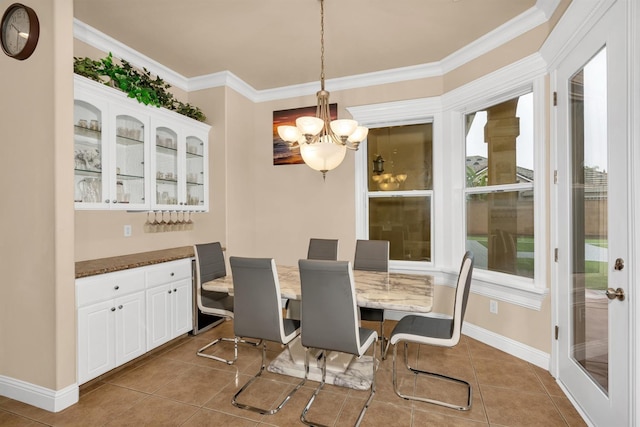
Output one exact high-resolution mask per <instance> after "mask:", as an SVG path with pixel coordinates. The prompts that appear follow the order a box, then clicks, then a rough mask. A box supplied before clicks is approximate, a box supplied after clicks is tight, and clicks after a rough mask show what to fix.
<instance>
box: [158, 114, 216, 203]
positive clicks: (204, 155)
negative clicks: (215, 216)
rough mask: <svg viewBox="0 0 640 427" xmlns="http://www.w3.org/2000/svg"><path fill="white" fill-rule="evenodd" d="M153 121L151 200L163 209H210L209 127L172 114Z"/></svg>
mask: <svg viewBox="0 0 640 427" xmlns="http://www.w3.org/2000/svg"><path fill="white" fill-rule="evenodd" d="M152 122H153V130H152V134H153V135H154V137H153V140H154V141H155V142H154V144H153V155H152V156H151V159H152V165H153V167H152V168H153V170H154V171H155V176H153V177H152V179H153V180H154V186H153V187H154V189H155V194H154V193H152V194H151V197H152V204H153V205H154V206H156V207H157V208H158V209H160V210H183V211H184V210H186V211H205V210H208V208H209V200H208V197H207V195H208V193H209V192H208V183H209V177H208V174H207V171H208V168H207V159H208V147H207V134H208V129H207V128H206V127H200V128H199V129H198V128H197V127H196V126H185V124H184V123H180V122H179V121H177V120H173V118H170V117H155V118H154V120H153V121H152Z"/></svg>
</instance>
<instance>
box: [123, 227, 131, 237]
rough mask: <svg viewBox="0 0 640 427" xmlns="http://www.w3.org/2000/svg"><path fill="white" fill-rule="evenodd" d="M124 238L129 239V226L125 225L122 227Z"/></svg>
mask: <svg viewBox="0 0 640 427" xmlns="http://www.w3.org/2000/svg"><path fill="white" fill-rule="evenodd" d="M124 237H131V226H130V225H125V226H124Z"/></svg>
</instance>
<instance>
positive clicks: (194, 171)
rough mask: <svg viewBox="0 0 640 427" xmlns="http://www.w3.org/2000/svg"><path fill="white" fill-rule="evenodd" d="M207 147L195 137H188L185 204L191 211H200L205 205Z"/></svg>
mask: <svg viewBox="0 0 640 427" xmlns="http://www.w3.org/2000/svg"><path fill="white" fill-rule="evenodd" d="M205 148H206V147H205V145H204V142H203V141H202V140H201V139H200V138H197V137H195V136H188V137H187V142H186V150H185V151H186V153H185V157H186V163H185V164H186V171H185V173H186V176H185V181H186V195H185V197H184V204H185V205H186V208H187V209H189V210H198V209H201V208H202V207H203V206H204V203H205V183H206V176H205V164H204V160H205Z"/></svg>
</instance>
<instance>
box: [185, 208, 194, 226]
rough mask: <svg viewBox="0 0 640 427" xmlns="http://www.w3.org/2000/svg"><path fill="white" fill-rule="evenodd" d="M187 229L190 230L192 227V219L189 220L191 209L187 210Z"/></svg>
mask: <svg viewBox="0 0 640 427" xmlns="http://www.w3.org/2000/svg"><path fill="white" fill-rule="evenodd" d="M186 224H187V229H188V230H191V229H192V228H193V221H191V211H189V220H188V221H187V222H186Z"/></svg>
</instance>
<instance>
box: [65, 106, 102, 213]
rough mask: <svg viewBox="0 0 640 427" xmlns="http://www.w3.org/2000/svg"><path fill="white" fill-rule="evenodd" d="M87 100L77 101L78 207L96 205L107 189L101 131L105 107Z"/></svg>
mask: <svg viewBox="0 0 640 427" xmlns="http://www.w3.org/2000/svg"><path fill="white" fill-rule="evenodd" d="M97 105H98V103H96V104H94V103H90V102H88V101H85V100H78V99H77V100H75V101H74V121H75V123H74V127H73V128H74V139H73V141H74V189H75V191H74V202H75V204H76V207H83V208H87V207H88V208H91V207H93V208H97V207H101V206H102V203H103V195H104V194H105V193H106V192H108V189H107V183H106V182H105V180H104V179H103V167H104V166H105V162H106V161H107V156H106V155H105V150H104V142H105V139H104V138H103V134H102V121H103V115H104V112H103V111H104V107H98V106H97Z"/></svg>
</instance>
